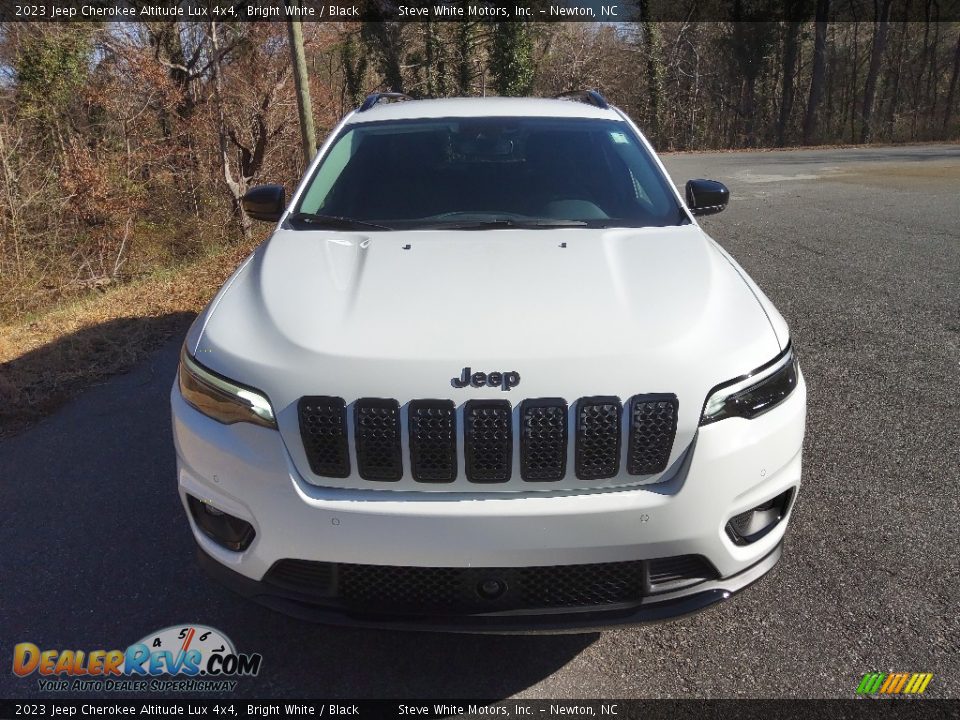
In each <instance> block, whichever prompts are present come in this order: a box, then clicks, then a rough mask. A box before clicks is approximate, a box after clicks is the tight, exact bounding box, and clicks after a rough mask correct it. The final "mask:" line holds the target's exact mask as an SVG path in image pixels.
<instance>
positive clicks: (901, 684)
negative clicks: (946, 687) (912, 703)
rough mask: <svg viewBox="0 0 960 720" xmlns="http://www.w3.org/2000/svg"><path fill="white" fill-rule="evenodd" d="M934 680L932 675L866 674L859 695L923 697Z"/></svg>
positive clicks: (859, 686)
mask: <svg viewBox="0 0 960 720" xmlns="http://www.w3.org/2000/svg"><path fill="white" fill-rule="evenodd" d="M932 679H933V674H932V673H879V672H876V673H866V674H865V675H864V676H863V679H862V680H861V681H860V685H858V686H857V694H858V695H874V694H882V695H899V694H904V695H921V694H922V693H923V691H924V690H926V689H927V685H929V684H930V681H931V680H932Z"/></svg>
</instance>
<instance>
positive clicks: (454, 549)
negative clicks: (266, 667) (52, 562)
mask: <svg viewBox="0 0 960 720" xmlns="http://www.w3.org/2000/svg"><path fill="white" fill-rule="evenodd" d="M401 99H402V98H396V97H392V96H391V97H384V96H371V98H368V100H367V102H365V103H364V105H363V106H361V108H360V109H358V110H357V111H355V112H353V113H351V114H350V115H348V116H347V117H346V118H345V119H344V120H343V122H342V123H341V124H340V125H339V126H338V127H337V128H336V129H335V130H334V132H333V133H332V134H331V135H330V138H329V139H328V140H327V141H326V143H325V144H324V146H323V147H322V148H321V150H320V152H319V154H318V157H317V159H316V161H315V162H313V163H312V165H311V166H310V168H309V170H308V171H307V173H306V176H305V179H304V180H303V181H302V182H301V184H300V186H299V187H298V188H297V190H296V192H295V193H294V194H293V197H292V199H291V201H290V204H289V206H287V203H286V201H285V198H284V191H283V189H282V188H281V187H279V186H262V187H258V188H254V189H253V190H251V191H250V192H249V193H248V194H247V196H246V197H245V198H244V207H245V208H246V210H247V212H248V213H249V214H250V215H252V216H253V217H256V218H259V219H263V220H272V221H276V222H278V225H277V227H276V230H275V232H274V233H273V235H272V236H271V237H270V239H269V240H268V241H266V242H265V243H263V244H262V245H261V246H260V247H259V248H257V250H256V251H255V252H254V253H253V254H252V255H251V256H250V257H249V258H247V260H246V261H245V262H244V263H243V264H242V265H241V266H240V267H239V268H238V269H237V271H236V272H235V273H234V274H233V276H232V277H231V278H230V280H229V281H228V282H227V283H226V284H225V285H224V287H223V288H222V289H221V290H220V292H219V293H218V294H217V296H216V297H215V298H214V300H213V301H212V302H211V303H210V305H209V307H207V309H206V310H205V311H204V312H203V313H202V314H201V315H200V316H199V317H198V318H197V320H196V322H195V323H194V324H193V327H192V328H191V329H190V331H189V334H188V336H187V339H186V342H185V344H184V347H183V353H182V357H181V362H180V368H179V373H178V378H177V381H176V383H175V384H174V388H173V392H172V395H171V400H172V405H173V428H174V437H175V441H176V450H177V460H178V475H179V490H180V494H181V497H182V499H183V503H184V507H185V509H186V511H187V514H188V517H189V519H190V525H191V527H192V529H193V533H194V535H195V536H196V540H197V542H198V543H199V545H200V553H199V556H200V559H201V562H202V564H204V565H205V566H206V567H207V569H208V570H210V571H211V572H212V573H213V574H214V575H215V576H217V577H218V578H219V579H220V580H221V581H223V582H225V583H227V584H228V585H230V586H231V587H233V588H235V589H236V590H238V591H239V592H241V593H242V594H244V595H246V596H248V597H251V598H254V599H256V600H258V601H260V602H262V603H264V604H266V605H268V606H270V607H273V608H276V609H279V610H283V611H285V612H288V613H291V614H295V615H298V616H301V617H304V618H312V619H317V620H321V621H329V622H348V623H353V624H359V625H371V626H381V627H382V626H394V625H396V626H398V627H401V626H405V627H420V628H433V629H451V630H473V631H485V630H486V631H508V632H509V631H530V630H576V629H585V628H595V627H603V626H607V625H612V624H617V623H630V622H640V621H646V620H658V619H663V618H668V617H671V616H675V615H679V614H683V613H688V612H692V611H694V610H698V609H701V608H704V607H706V606H708V605H710V604H712V603H715V602H717V601H719V600H722V599H724V598H726V597H728V596H729V595H731V594H732V593H734V592H736V591H738V590H740V589H742V588H743V587H745V586H746V585H748V584H750V583H752V582H753V581H755V580H757V579H758V578H759V577H761V576H762V575H763V574H764V573H766V572H767V571H768V570H770V568H771V567H773V566H774V564H775V563H776V562H777V560H778V558H779V554H780V548H781V543H782V540H783V536H784V532H785V530H786V525H787V522H788V520H789V516H790V512H791V508H792V504H793V502H794V499H795V497H796V493H797V490H798V487H799V484H800V459H801V446H802V442H803V433H804V420H805V385H804V381H803V376H802V375H801V373H800V370H799V368H798V366H797V362H796V360H795V358H794V355H793V350H792V349H791V345H790V336H789V333H788V330H787V326H786V324H785V323H784V321H783V318H782V317H781V316H780V315H779V313H778V312H777V311H776V309H774V307H773V306H772V304H771V303H770V301H769V300H768V299H767V298H766V297H765V296H764V295H763V293H762V292H761V291H760V290H759V288H758V287H757V286H756V285H755V284H754V283H753V282H752V281H751V280H750V278H749V277H747V275H746V274H745V273H744V271H743V270H742V269H741V268H740V267H739V266H738V265H737V264H736V263H735V262H734V261H733V259H732V258H731V257H730V256H729V255H727V254H726V253H725V252H724V251H723V250H722V249H721V248H720V247H719V246H718V245H717V244H716V243H715V242H714V241H713V240H711V239H710V238H709V237H708V236H707V235H706V234H705V233H704V232H703V230H701V228H700V227H699V226H698V224H697V222H696V221H695V219H694V216H695V215H699V214H704V213H709V212H717V211H719V210H722V209H723V207H724V206H725V205H726V202H727V197H728V193H727V190H726V188H724V187H723V186H722V185H721V184H719V183H715V182H711V181H707V180H693V181H691V182H690V183H688V184H687V192H686V201H684V198H682V197H681V196H680V195H679V194H678V193H677V192H676V190H675V189H674V187H673V185H672V183H671V182H670V180H669V179H668V177H667V174H666V171H665V170H664V168H663V166H662V165H661V163H660V161H659V160H658V158H657V157H656V155H655V154H654V152H653V150H652V149H651V147H650V145H649V144H648V143H647V141H646V140H645V139H644V138H643V136H642V135H641V133H640V132H639V130H638V129H637V128H636V127H635V126H634V124H633V123H632V122H631V121H630V120H629V119H628V118H627V117H626V116H625V115H624V114H623V113H621V112H620V111H618V110H617V109H616V108H613V107H610V106H608V105H607V103H606V102H605V101H604V99H603V98H602V97H601V96H599V95H598V94H596V93H592V92H587V93H582V94H580V95H576V96H572V97H567V98H563V99H501V98H490V99H449V100H423V101H400V100H401ZM385 100H391V101H392V102H385Z"/></svg>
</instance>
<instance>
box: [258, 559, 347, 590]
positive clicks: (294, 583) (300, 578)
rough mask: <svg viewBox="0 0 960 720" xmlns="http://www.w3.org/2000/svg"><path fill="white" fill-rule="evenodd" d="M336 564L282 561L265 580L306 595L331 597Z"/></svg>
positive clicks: (271, 570) (274, 566)
mask: <svg viewBox="0 0 960 720" xmlns="http://www.w3.org/2000/svg"><path fill="white" fill-rule="evenodd" d="M335 569H336V565H335V564H334V563H324V562H311V561H310V560H280V561H279V562H276V563H274V565H273V567H272V568H270V571H269V572H268V573H267V574H266V576H265V577H264V578H263V581H264V582H265V583H268V584H269V585H274V586H276V587H278V588H281V589H283V590H292V591H293V592H298V593H304V594H306V595H323V596H329V595H332V594H333V592H334V573H335Z"/></svg>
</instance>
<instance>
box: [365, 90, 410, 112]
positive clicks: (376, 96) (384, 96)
mask: <svg viewBox="0 0 960 720" xmlns="http://www.w3.org/2000/svg"><path fill="white" fill-rule="evenodd" d="M381 100H413V98H412V97H410V96H409V95H407V94H405V93H398V92H385V93H379V92H376V93H371V94H369V95H367V98H366V100H364V101H363V104H362V105H360V107H359V108H357V112H366V111H367V110H369V109H370V108H372V107H373V106H374V105H376V104H377V103H378V102H380V101H381Z"/></svg>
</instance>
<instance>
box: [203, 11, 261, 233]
mask: <svg viewBox="0 0 960 720" xmlns="http://www.w3.org/2000/svg"><path fill="white" fill-rule="evenodd" d="M210 47H211V49H212V52H213V59H212V69H213V96H214V101H215V102H216V104H217V140H218V141H219V146H220V167H221V170H222V171H223V182H224V184H225V185H226V186H227V190H228V191H229V193H230V200H231V203H232V204H233V211H234V214H235V215H236V217H237V223H238V225H239V226H240V232H242V233H243V237H244V239H246V240H249V239H250V226H251V225H252V222H251V220H250V218H249V217H247V214H246V213H245V212H244V211H243V204H242V203H241V202H240V198H242V197H243V194H244V193H245V192H246V190H247V188H246V182H245V180H244V178H243V174H242V173H241V175H240V178H239V179H238V178H234V177H233V171H232V170H231V169H230V153H229V150H228V146H227V138H228V134H229V130H228V128H227V116H226V112H225V111H224V109H223V80H222V79H221V67H220V60H221V57H220V42H219V40H218V38H217V21H216V20H212V21H211V22H210Z"/></svg>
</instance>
